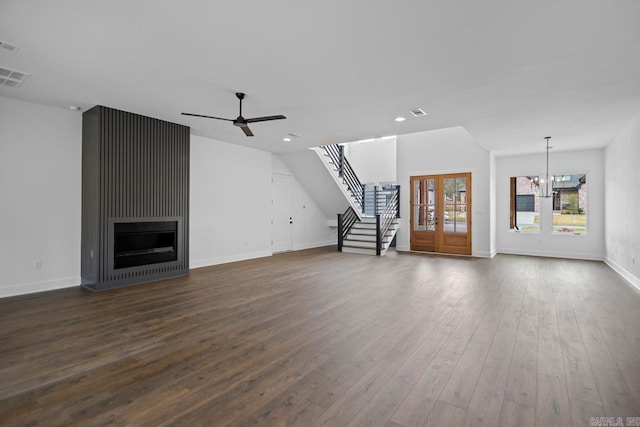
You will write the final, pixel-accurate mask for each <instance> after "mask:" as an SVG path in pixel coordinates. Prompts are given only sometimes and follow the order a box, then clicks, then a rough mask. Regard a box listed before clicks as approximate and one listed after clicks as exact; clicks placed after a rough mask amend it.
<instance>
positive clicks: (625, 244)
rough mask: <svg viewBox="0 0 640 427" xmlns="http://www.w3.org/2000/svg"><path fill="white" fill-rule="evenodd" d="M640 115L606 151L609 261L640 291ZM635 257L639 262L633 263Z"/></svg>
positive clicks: (606, 226)
mask: <svg viewBox="0 0 640 427" xmlns="http://www.w3.org/2000/svg"><path fill="white" fill-rule="evenodd" d="M639 162H640V116H638V117H636V118H635V119H634V120H632V121H631V122H630V123H629V124H628V125H627V126H626V127H625V128H624V129H623V130H622V131H621V132H620V133H619V134H618V135H617V136H616V137H615V138H614V140H613V141H612V142H611V143H610V144H609V146H608V147H607V149H606V151H605V175H604V182H605V190H606V198H605V205H606V207H607V214H606V220H605V230H606V233H605V235H606V239H605V244H606V258H605V261H606V262H607V264H609V265H610V266H611V267H612V268H613V269H614V270H616V271H617V272H618V273H619V274H621V275H622V276H623V277H625V278H626V279H627V280H629V281H630V282H631V283H633V284H634V285H635V286H636V287H638V288H640V219H639V216H640V215H639V214H640V190H638V188H639V187H638V172H639V171H638V165H639ZM633 257H635V263H634V262H633Z"/></svg>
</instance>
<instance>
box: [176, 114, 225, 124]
mask: <svg viewBox="0 0 640 427" xmlns="http://www.w3.org/2000/svg"><path fill="white" fill-rule="evenodd" d="M182 115H183V116H193V117H204V118H205V119H217V120H226V121H228V122H232V121H233V119H225V118H223V117H213V116H205V115H202V114H193V113H182Z"/></svg>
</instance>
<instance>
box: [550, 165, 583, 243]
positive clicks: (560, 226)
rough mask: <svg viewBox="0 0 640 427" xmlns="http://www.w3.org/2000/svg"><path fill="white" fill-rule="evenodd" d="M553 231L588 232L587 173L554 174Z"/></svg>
mask: <svg viewBox="0 0 640 427" xmlns="http://www.w3.org/2000/svg"><path fill="white" fill-rule="evenodd" d="M552 182H553V232H554V233H570V234H584V233H586V232H587V175H586V174H584V173H578V174H561V175H554V176H553V181H552Z"/></svg>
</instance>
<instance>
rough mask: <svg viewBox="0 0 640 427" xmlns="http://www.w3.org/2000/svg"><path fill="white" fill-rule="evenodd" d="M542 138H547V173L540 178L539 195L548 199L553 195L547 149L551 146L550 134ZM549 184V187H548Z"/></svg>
mask: <svg viewBox="0 0 640 427" xmlns="http://www.w3.org/2000/svg"><path fill="white" fill-rule="evenodd" d="M544 139H546V140H547V174H546V175H545V178H544V179H541V180H540V197H544V198H545V199H548V198H550V197H553V176H551V179H549V149H551V148H553V147H551V146H550V145H549V140H550V139H551V137H550V136H545V137H544ZM549 185H551V187H549Z"/></svg>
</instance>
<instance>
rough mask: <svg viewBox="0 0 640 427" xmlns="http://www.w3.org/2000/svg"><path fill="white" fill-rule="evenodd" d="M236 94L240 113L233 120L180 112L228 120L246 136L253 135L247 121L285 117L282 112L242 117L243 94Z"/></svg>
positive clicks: (211, 117) (253, 121)
mask: <svg viewBox="0 0 640 427" xmlns="http://www.w3.org/2000/svg"><path fill="white" fill-rule="evenodd" d="M236 96H237V97H238V99H239V100H240V115H239V116H238V117H237V118H236V119H235V120H234V119H225V118H223V117H213V116H205V115H202V114H193V113H182V115H184V116H194V117H205V118H207V119H216V120H226V121H228V122H233V125H234V126H238V127H239V128H240V129H242V131H243V132H244V134H245V135H247V136H253V132H251V129H249V123H258V122H267V121H269V120H281V119H286V117H285V116H283V115H282V114H279V115H277V116H264V117H254V118H252V119H245V118H244V117H242V100H243V99H244V97H245V94H244V93H242V92H236Z"/></svg>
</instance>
